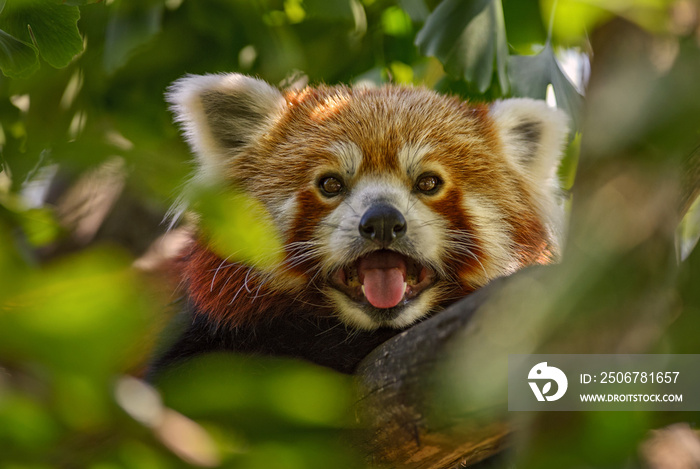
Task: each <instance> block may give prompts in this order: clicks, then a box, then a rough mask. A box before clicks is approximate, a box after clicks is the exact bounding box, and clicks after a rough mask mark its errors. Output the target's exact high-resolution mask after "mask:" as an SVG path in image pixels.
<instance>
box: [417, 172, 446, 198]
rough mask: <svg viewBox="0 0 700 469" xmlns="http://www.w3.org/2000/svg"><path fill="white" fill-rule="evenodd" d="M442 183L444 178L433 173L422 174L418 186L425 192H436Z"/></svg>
mask: <svg viewBox="0 0 700 469" xmlns="http://www.w3.org/2000/svg"><path fill="white" fill-rule="evenodd" d="M441 184H442V180H441V179H440V178H439V177H437V176H433V175H426V176H422V177H421V178H420V179H418V183H417V184H416V188H417V189H418V190H419V191H421V192H423V193H424V194H434V193H435V192H437V190H438V188H439V187H440V185H441Z"/></svg>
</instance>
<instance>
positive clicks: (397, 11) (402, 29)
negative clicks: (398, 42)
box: [382, 7, 413, 36]
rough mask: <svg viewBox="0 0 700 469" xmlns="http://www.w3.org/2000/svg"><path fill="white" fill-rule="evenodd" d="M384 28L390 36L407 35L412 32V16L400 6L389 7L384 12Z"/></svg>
mask: <svg viewBox="0 0 700 469" xmlns="http://www.w3.org/2000/svg"><path fill="white" fill-rule="evenodd" d="M382 29H383V30H384V34H388V35H389V36H405V35H407V34H410V33H411V31H412V29H413V26H412V25H411V18H410V17H409V16H408V14H406V12H405V11H403V10H402V9H401V8H399V7H393V8H387V9H386V10H384V12H383V13H382Z"/></svg>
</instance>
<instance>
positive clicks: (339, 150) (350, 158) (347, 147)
mask: <svg viewBox="0 0 700 469" xmlns="http://www.w3.org/2000/svg"><path fill="white" fill-rule="evenodd" d="M330 151H331V153H333V154H334V155H336V156H337V157H338V160H339V162H340V167H341V168H342V173H343V174H342V176H344V177H347V178H351V177H353V176H354V175H355V173H356V172H357V168H358V167H359V166H360V163H361V162H362V150H360V147H358V146H357V145H356V144H354V143H352V142H338V143H334V144H333V145H331V147H330Z"/></svg>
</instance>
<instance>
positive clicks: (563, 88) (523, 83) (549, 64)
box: [508, 43, 583, 129]
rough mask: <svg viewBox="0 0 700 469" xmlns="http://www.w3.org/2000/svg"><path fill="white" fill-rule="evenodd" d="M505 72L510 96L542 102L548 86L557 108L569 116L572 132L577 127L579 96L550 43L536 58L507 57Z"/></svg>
mask: <svg viewBox="0 0 700 469" xmlns="http://www.w3.org/2000/svg"><path fill="white" fill-rule="evenodd" d="M508 73H509V76H510V83H511V86H512V88H513V95H514V96H526V97H529V98H536V99H545V97H546V94H547V85H550V84H551V85H552V88H553V89H554V96H555V97H556V98H557V107H559V108H561V109H563V110H565V111H566V112H567V113H568V114H569V117H570V118H571V121H572V124H573V127H574V129H580V128H581V127H580V125H581V119H580V115H581V107H582V106H583V96H581V94H580V93H579V92H578V91H577V90H576V88H575V87H574V85H573V84H572V83H571V81H569V79H568V78H567V77H566V75H565V74H564V72H563V71H562V70H561V67H560V66H559V62H558V61H557V59H556V57H555V56H554V50H553V49H552V45H551V44H550V43H547V44H546V45H545V48H544V49H543V50H542V51H541V52H540V53H539V54H537V55H513V56H511V57H510V61H509V64H508Z"/></svg>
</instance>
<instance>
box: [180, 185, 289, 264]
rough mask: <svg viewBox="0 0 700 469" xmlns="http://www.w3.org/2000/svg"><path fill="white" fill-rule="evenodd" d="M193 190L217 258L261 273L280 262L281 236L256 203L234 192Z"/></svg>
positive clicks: (281, 255)
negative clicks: (252, 267) (259, 270)
mask: <svg viewBox="0 0 700 469" xmlns="http://www.w3.org/2000/svg"><path fill="white" fill-rule="evenodd" d="M193 189H194V204H195V207H196V210H197V212H198V213H199V214H200V216H201V219H200V223H201V226H202V230H203V231H204V232H205V233H206V235H207V237H208V241H209V244H210V246H211V248H212V250H213V251H214V252H216V253H217V254H218V255H219V256H221V257H222V258H224V259H227V260H230V261H232V262H242V263H244V264H247V265H253V266H256V267H259V268H262V269H265V268H274V267H276V266H278V265H279V264H280V263H281V262H282V261H283V260H284V246H283V245H282V240H281V235H280V234H279V233H278V232H277V230H276V228H275V224H274V221H273V220H272V216H271V215H270V213H269V212H268V211H267V209H266V208H265V206H264V205H263V204H262V203H260V202H259V201H258V200H257V199H254V198H253V197H250V196H249V195H247V194H245V193H243V192H241V191H238V190H230V189H226V190H224V189H221V190H219V189H218V188H209V187H195V188H193Z"/></svg>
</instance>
